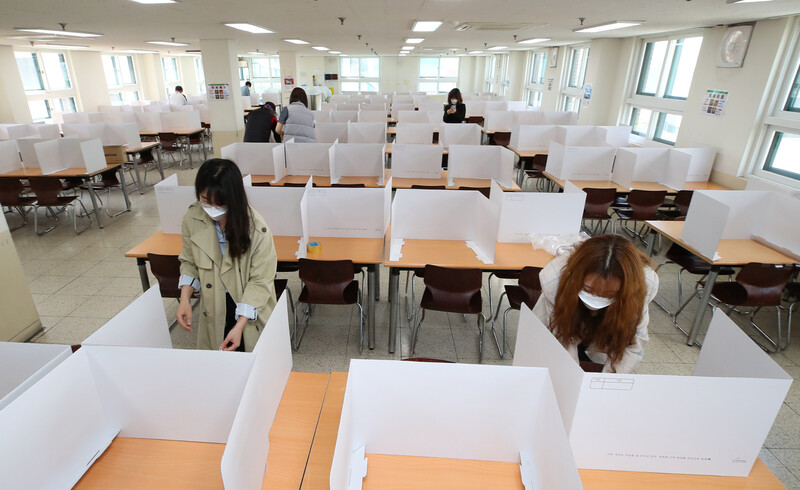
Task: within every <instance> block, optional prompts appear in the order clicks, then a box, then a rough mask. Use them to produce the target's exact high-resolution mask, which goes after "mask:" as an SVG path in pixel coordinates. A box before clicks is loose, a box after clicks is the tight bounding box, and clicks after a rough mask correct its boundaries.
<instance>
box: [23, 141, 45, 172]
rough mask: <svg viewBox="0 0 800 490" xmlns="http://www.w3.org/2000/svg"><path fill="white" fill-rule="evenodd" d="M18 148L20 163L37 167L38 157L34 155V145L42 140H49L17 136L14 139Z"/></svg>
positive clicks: (28, 166)
mask: <svg viewBox="0 0 800 490" xmlns="http://www.w3.org/2000/svg"><path fill="white" fill-rule="evenodd" d="M15 141H16V142H17V147H18V148H19V154H20V157H22V164H23V165H24V166H25V168H39V158H38V157H37V156H36V149H35V145H36V144H37V143H41V142H43V141H51V140H47V139H43V138H19V139H17V140H15Z"/></svg>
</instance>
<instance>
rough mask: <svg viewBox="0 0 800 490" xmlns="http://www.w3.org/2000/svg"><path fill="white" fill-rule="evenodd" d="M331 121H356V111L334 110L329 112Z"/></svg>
mask: <svg viewBox="0 0 800 490" xmlns="http://www.w3.org/2000/svg"><path fill="white" fill-rule="evenodd" d="M330 116H331V122H335V123H346V122H356V121H358V111H341V110H338V109H337V110H335V111H331V112H330Z"/></svg>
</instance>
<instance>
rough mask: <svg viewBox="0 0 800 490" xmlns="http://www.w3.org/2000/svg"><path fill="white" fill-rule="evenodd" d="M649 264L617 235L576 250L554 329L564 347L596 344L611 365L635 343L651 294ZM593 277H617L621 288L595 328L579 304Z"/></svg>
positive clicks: (566, 269)
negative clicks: (646, 273) (587, 280)
mask: <svg viewBox="0 0 800 490" xmlns="http://www.w3.org/2000/svg"><path fill="white" fill-rule="evenodd" d="M649 263H650V258H649V257H647V256H646V255H644V254H643V253H642V252H640V251H639V250H638V249H637V248H636V247H635V246H634V245H633V243H631V241H630V240H628V239H626V238H624V237H621V236H619V235H597V236H595V237H592V238H590V239H589V240H586V241H585V242H583V243H582V244H580V245H578V247H576V248H575V251H574V252H573V253H572V255H571V256H570V257H569V259H567V265H566V266H565V267H564V270H563V271H562V272H561V278H560V280H559V282H558V294H557V295H556V299H555V304H554V305H553V315H552V317H551V320H550V325H549V328H550V330H551V331H554V334H555V336H556V338H558V340H559V341H561V343H562V344H564V345H569V344H570V343H573V342H581V341H583V343H584V344H585V345H587V346H588V345H591V344H594V345H595V346H596V347H597V348H598V349H599V350H601V351H603V352H605V353H606V354H608V358H609V359H610V360H611V365H612V366H613V365H614V364H615V363H616V362H618V361H619V360H620V359H622V355H623V354H624V353H625V349H626V348H627V347H628V346H629V345H631V343H632V342H633V339H634V337H635V336H636V327H637V325H638V324H639V322H640V321H641V319H642V310H643V309H644V306H645V304H644V302H645V297H646V295H647V285H646V283H645V277H644V267H645V266H646V265H649ZM589 274H597V275H598V276H599V277H601V278H603V279H609V278H616V279H619V280H620V283H621V287H620V289H619V291H618V292H617V294H616V295H615V297H614V302H613V303H612V304H611V306H609V307H608V308H607V309H606V311H605V312H604V313H603V316H602V317H598V320H599V324H595V325H592V324H591V322H590V321H589V318H590V313H589V310H588V309H587V308H586V307H585V306H583V304H582V303H581V300H580V299H578V292H579V291H580V290H581V289H583V285H584V279H585V278H586V276H587V275H589Z"/></svg>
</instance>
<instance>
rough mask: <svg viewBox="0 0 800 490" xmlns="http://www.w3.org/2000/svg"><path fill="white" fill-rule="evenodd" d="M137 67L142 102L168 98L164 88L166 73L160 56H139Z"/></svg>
mask: <svg viewBox="0 0 800 490" xmlns="http://www.w3.org/2000/svg"><path fill="white" fill-rule="evenodd" d="M134 56H135V62H136V66H137V69H138V72H139V88H140V89H141V93H140V94H139V98H140V99H142V100H163V99H166V98H167V95H166V91H165V90H166V89H165V86H164V73H163V70H162V68H161V55H160V54H137V55H134Z"/></svg>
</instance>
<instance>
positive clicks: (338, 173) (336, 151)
mask: <svg viewBox="0 0 800 490" xmlns="http://www.w3.org/2000/svg"><path fill="white" fill-rule="evenodd" d="M328 151H329V155H328V159H329V160H330V176H331V184H337V183H338V182H339V179H341V178H342V177H375V179H376V181H377V184H378V185H379V186H383V178H384V171H383V170H384V169H383V161H384V158H385V153H384V152H385V151H386V145H385V144H381V143H377V144H371V143H346V144H339V143H334V144H333V145H332V146H331V147H330V150H328Z"/></svg>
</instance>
